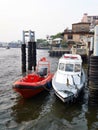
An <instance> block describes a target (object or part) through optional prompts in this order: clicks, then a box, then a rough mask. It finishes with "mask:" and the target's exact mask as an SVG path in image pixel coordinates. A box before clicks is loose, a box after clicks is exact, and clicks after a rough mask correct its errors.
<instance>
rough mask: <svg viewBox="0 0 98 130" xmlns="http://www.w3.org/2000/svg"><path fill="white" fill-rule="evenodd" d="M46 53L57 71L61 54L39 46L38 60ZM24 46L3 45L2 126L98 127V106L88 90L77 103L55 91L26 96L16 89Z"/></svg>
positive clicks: (31, 129) (27, 129)
mask: <svg viewBox="0 0 98 130" xmlns="http://www.w3.org/2000/svg"><path fill="white" fill-rule="evenodd" d="M42 56H45V57H47V58H48V59H49V60H50V62H51V71H52V72H55V71H56V68H57V63H58V58H54V57H49V54H48V51H47V50H37V61H38V60H39V58H40V57H42ZM21 77H22V74H21V50H20V48H18V49H16V48H10V49H5V48H0V130H98V106H97V105H95V106H92V105H90V104H88V90H87V89H85V91H84V95H82V96H81V99H80V100H78V101H77V102H75V103H70V104H68V103H67V104H64V103H63V102H61V100H59V99H58V98H57V97H56V96H55V94H54V91H53V90H51V91H49V92H48V91H47V92H46V91H45V92H42V93H40V94H39V95H38V96H36V97H33V98H31V99H28V100H27V99H23V98H22V97H20V96H19V95H18V94H17V93H15V92H14V91H13V89H12V84H13V82H14V81H16V80H17V79H19V78H21Z"/></svg>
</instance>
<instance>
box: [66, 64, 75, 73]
mask: <svg viewBox="0 0 98 130" xmlns="http://www.w3.org/2000/svg"><path fill="white" fill-rule="evenodd" d="M65 71H69V72H73V64H66V66H65Z"/></svg>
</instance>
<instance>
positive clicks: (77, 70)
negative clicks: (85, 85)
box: [75, 64, 81, 72]
mask: <svg viewBox="0 0 98 130" xmlns="http://www.w3.org/2000/svg"><path fill="white" fill-rule="evenodd" d="M80 70H81V65H80V64H75V72H79V71H80Z"/></svg>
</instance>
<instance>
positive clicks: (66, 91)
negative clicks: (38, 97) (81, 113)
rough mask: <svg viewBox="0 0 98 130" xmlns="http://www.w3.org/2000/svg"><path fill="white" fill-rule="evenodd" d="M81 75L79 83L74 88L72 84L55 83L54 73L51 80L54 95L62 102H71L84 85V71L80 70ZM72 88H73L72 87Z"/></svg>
mask: <svg viewBox="0 0 98 130" xmlns="http://www.w3.org/2000/svg"><path fill="white" fill-rule="evenodd" d="M82 73H83V74H82V77H81V84H79V85H78V86H77V88H78V89H77V88H76V86H74V85H72V86H71V85H68V86H67V85H66V84H62V83H57V82H56V73H55V75H54V77H53V80H52V86H53V89H54V92H55V95H56V96H57V97H58V98H59V99H60V100H62V101H63V102H64V103H65V102H70V101H71V102H73V101H74V99H77V98H78V97H79V95H80V93H81V92H82V90H83V89H84V87H85V73H84V71H82ZM73 88H74V89H73Z"/></svg>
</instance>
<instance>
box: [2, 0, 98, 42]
mask: <svg viewBox="0 0 98 130" xmlns="http://www.w3.org/2000/svg"><path fill="white" fill-rule="evenodd" d="M84 13H87V14H88V15H90V16H91V15H98V0H0V42H10V41H17V40H22V32H23V30H24V31H29V30H32V31H34V32H35V39H40V38H46V36H47V35H49V36H51V35H55V34H57V33H59V32H63V31H64V30H65V29H66V28H67V27H68V28H69V29H71V28H72V24H73V23H78V22H81V19H82V17H83V14H84Z"/></svg>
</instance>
